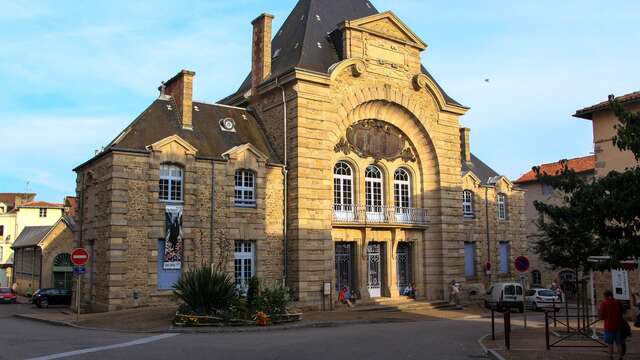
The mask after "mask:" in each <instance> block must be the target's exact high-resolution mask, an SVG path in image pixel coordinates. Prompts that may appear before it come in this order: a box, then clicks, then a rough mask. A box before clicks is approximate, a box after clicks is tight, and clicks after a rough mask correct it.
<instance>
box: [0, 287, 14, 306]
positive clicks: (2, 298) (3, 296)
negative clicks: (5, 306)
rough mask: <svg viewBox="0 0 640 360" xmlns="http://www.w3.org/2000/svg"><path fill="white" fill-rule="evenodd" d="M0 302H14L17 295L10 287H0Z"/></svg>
mask: <svg viewBox="0 0 640 360" xmlns="http://www.w3.org/2000/svg"><path fill="white" fill-rule="evenodd" d="M0 302H3V303H11V304H15V303H16V302H18V297H17V296H16V294H14V293H13V292H11V289H9V288H7V287H3V288H0Z"/></svg>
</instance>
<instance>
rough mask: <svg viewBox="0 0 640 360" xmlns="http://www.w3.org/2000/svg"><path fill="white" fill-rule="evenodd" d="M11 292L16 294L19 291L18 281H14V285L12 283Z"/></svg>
mask: <svg viewBox="0 0 640 360" xmlns="http://www.w3.org/2000/svg"><path fill="white" fill-rule="evenodd" d="M11 292H12V293H14V294H17V293H18V283H15V282H14V283H13V285H11Z"/></svg>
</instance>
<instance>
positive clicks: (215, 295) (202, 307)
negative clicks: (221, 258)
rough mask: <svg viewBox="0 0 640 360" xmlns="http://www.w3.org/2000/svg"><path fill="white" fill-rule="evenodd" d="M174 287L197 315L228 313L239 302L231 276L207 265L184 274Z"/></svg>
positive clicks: (176, 293)
mask: <svg viewBox="0 0 640 360" xmlns="http://www.w3.org/2000/svg"><path fill="white" fill-rule="evenodd" d="M173 288H174V291H173V293H174V294H175V295H176V296H177V297H178V298H179V299H180V300H182V301H183V302H184V303H185V305H186V306H187V307H188V308H189V309H190V310H191V312H193V313H194V314H196V315H214V314H218V313H226V312H228V311H229V309H230V308H231V307H232V305H234V304H236V303H237V294H236V289H235V285H234V283H233V280H232V279H231V277H230V276H229V275H228V274H225V273H223V272H219V271H216V270H213V269H212V268H211V267H210V266H206V265H205V266H201V267H198V268H194V269H190V270H189V271H187V272H186V273H184V274H182V276H181V277H180V280H178V282H177V283H176V284H175V285H174V286H173Z"/></svg>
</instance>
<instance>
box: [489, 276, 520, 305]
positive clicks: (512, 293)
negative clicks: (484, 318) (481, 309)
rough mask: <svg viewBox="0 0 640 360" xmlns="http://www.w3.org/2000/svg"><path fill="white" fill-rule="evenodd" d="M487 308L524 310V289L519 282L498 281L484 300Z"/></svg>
mask: <svg viewBox="0 0 640 360" xmlns="http://www.w3.org/2000/svg"><path fill="white" fill-rule="evenodd" d="M484 305H485V307H486V308H487V309H497V310H505V309H518V310H520V311H521V312H522V311H524V290H523V288H522V285H521V284H519V283H515V282H511V283H496V284H493V285H491V287H490V288H489V290H488V291H487V295H486V297H485V300H484Z"/></svg>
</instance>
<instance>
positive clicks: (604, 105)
mask: <svg viewBox="0 0 640 360" xmlns="http://www.w3.org/2000/svg"><path fill="white" fill-rule="evenodd" d="M616 99H617V100H618V101H619V102H620V104H628V103H635V102H640V91H636V92H632V93H630V94H626V95H622V96H618V97H616ZM608 108H609V100H606V101H603V102H601V103H598V104H595V105H592V106H589V107H586V108H584V109H580V110H578V111H576V113H575V114H574V115H573V116H574V117H577V118H581V119H587V120H591V119H592V117H593V114H594V113H595V112H597V111H600V110H605V109H608Z"/></svg>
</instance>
